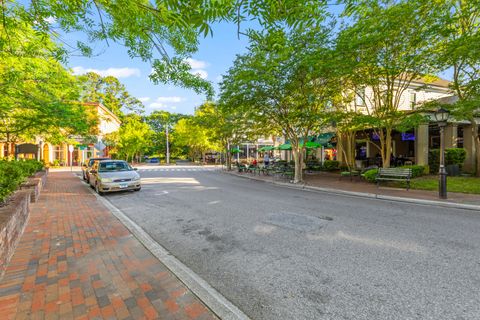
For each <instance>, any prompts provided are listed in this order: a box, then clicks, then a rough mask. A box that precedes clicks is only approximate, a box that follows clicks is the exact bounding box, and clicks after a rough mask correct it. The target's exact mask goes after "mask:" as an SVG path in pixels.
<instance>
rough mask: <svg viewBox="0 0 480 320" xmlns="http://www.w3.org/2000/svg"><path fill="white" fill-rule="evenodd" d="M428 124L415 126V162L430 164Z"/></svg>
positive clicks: (423, 164) (422, 164)
mask: <svg viewBox="0 0 480 320" xmlns="http://www.w3.org/2000/svg"><path fill="white" fill-rule="evenodd" d="M428 139H429V137H428V124H421V125H419V126H418V127H417V128H415V164H418V165H421V166H425V165H428Z"/></svg>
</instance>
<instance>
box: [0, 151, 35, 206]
mask: <svg viewBox="0 0 480 320" xmlns="http://www.w3.org/2000/svg"><path fill="white" fill-rule="evenodd" d="M42 168H43V164H42V163H41V162H40V161H36V160H26V161H6V160H0V203H2V202H4V201H5V200H6V199H7V197H8V196H9V195H10V194H11V193H13V192H14V191H15V190H17V188H18V186H19V185H20V184H21V183H22V182H23V181H25V179H26V178H27V177H29V176H31V175H33V174H34V173H35V172H37V171H40V170H42Z"/></svg>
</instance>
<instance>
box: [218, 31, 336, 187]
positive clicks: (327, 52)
mask: <svg viewBox="0 0 480 320" xmlns="http://www.w3.org/2000/svg"><path fill="white" fill-rule="evenodd" d="M330 32H331V30H330V29H328V28H326V27H325V28H324V27H318V28H312V29H303V30H296V31H294V32H286V31H282V30H274V31H270V32H252V33H251V41H250V46H249V48H248V49H249V50H248V52H247V53H246V54H244V55H240V56H237V58H236V60H235V62H234V65H233V67H231V68H230V69H229V70H228V73H227V74H226V75H225V76H224V77H223V81H222V83H221V85H220V87H221V96H220V104H221V105H222V106H225V107H226V108H228V109H230V110H235V111H236V112H240V113H241V114H243V117H244V118H245V119H247V121H249V122H250V123H251V125H252V126H257V127H258V126H261V127H265V128H269V129H270V131H271V132H272V133H280V134H282V135H284V136H285V137H286V138H287V139H288V140H290V143H291V145H292V152H293V156H294V159H296V163H295V167H296V170H295V177H294V179H293V180H294V181H295V182H300V181H302V180H303V177H302V171H301V170H300V168H301V167H302V161H303V156H302V155H303V153H304V151H305V150H304V148H303V147H302V146H301V145H300V140H301V139H302V138H303V137H306V136H308V135H309V133H310V132H312V131H318V130H319V129H320V128H321V127H323V126H325V125H327V124H329V123H330V121H329V120H330V115H329V112H327V109H328V105H329V104H328V100H329V97H330V96H331V95H332V94H334V93H335V92H336V90H339V87H338V86H337V82H336V81H334V79H333V78H332V77H331V75H332V74H333V73H332V63H331V60H332V57H333V53H332V50H331V48H330V47H329V38H328V37H329V35H330Z"/></svg>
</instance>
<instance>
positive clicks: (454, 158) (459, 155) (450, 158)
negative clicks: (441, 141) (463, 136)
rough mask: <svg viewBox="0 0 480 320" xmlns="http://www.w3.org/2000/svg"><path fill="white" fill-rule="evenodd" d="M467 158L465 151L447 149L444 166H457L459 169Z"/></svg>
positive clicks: (461, 149)
mask: <svg viewBox="0 0 480 320" xmlns="http://www.w3.org/2000/svg"><path fill="white" fill-rule="evenodd" d="M466 158H467V150H465V149H463V148H447V149H445V164H447V165H450V164H458V165H459V166H460V167H461V166H462V165H463V163H464V162H465V159H466Z"/></svg>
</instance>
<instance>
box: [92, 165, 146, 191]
mask: <svg viewBox="0 0 480 320" xmlns="http://www.w3.org/2000/svg"><path fill="white" fill-rule="evenodd" d="M136 170H137V169H136V168H135V169H134V168H132V167H131V166H130V165H129V164H128V163H127V162H126V161H123V160H103V161H98V162H96V163H95V164H94V165H93V167H92V169H91V170H90V179H89V180H90V181H89V183H90V186H92V188H95V191H96V192H97V193H98V194H100V195H101V194H103V193H104V192H115V191H126V190H133V191H139V190H140V189H141V188H142V187H141V183H140V175H139V174H138V173H137V172H136Z"/></svg>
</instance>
